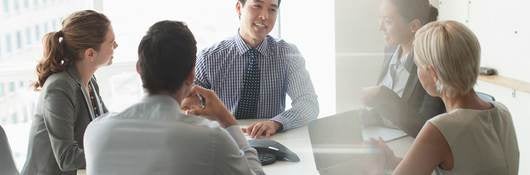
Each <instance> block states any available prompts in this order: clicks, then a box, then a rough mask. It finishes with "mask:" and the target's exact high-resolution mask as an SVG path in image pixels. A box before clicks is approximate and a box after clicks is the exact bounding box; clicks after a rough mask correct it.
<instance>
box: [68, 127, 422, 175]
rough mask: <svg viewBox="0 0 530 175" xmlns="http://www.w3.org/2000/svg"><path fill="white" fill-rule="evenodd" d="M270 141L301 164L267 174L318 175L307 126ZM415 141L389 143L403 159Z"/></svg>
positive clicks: (278, 165) (281, 164)
mask: <svg viewBox="0 0 530 175" xmlns="http://www.w3.org/2000/svg"><path fill="white" fill-rule="evenodd" d="M255 121H258V120H242V121H239V124H240V125H241V126H242V127H244V126H247V125H249V124H250V123H252V122H255ZM270 139H272V140H275V141H278V142H280V143H281V144H283V145H285V146H286V147H287V148H289V149H290V150H291V151H293V152H295V153H296V154H297V155H298V157H299V158H300V162H286V161H277V162H275V163H274V164H271V165H267V166H264V167H263V170H264V171H265V173H266V174H272V175H283V174H285V175H298V174H299V175H318V174H319V172H318V171H317V168H316V165H315V159H314V157H313V150H312V147H311V140H310V138H309V131H308V129H307V126H304V127H300V128H296V129H292V130H289V131H287V132H282V133H278V134H276V135H274V136H272V137H271V138H270ZM413 141H414V139H413V138H412V137H410V136H407V137H403V138H400V139H397V140H393V141H390V142H387V145H388V146H389V147H390V148H391V149H392V150H393V151H394V153H395V154H396V155H397V156H399V157H403V156H404V155H405V153H406V152H407V151H408V149H409V148H410V146H411V145H412V142H413ZM77 174H78V175H85V174H86V173H85V170H78V172H77Z"/></svg>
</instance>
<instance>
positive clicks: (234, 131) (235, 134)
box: [225, 125, 249, 149]
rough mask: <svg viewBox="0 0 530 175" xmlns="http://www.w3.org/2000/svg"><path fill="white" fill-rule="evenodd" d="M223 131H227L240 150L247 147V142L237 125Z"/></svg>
mask: <svg viewBox="0 0 530 175" xmlns="http://www.w3.org/2000/svg"><path fill="white" fill-rule="evenodd" d="M225 130H226V131H228V134H230V136H232V138H233V139H234V141H236V143H237V146H239V148H240V149H242V148H246V147H249V145H248V141H247V139H246V138H245V135H243V132H242V131H241V127H239V125H232V126H230V127H226V128H225Z"/></svg>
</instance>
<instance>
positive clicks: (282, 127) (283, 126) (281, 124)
mask: <svg viewBox="0 0 530 175" xmlns="http://www.w3.org/2000/svg"><path fill="white" fill-rule="evenodd" d="M270 120H272V121H275V122H278V123H279V124H280V128H278V130H277V131H276V132H282V131H284V129H285V124H284V122H283V121H282V118H281V117H280V115H278V116H277V117H274V118H271V119H270Z"/></svg>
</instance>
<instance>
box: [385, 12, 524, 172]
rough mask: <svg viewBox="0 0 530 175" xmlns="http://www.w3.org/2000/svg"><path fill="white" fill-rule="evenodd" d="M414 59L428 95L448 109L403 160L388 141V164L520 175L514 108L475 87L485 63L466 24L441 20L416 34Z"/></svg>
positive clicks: (401, 167)
mask: <svg viewBox="0 0 530 175" xmlns="http://www.w3.org/2000/svg"><path fill="white" fill-rule="evenodd" d="M414 54H415V57H414V58H415V59H414V61H415V62H416V64H417V65H418V70H417V74H418V76H419V80H420V82H421V84H422V86H423V87H424V88H425V90H426V91H427V93H428V94H429V95H432V96H435V97H440V98H442V100H443V102H444V104H445V109H446V110H447V112H446V113H443V114H440V115H438V116H436V117H434V118H432V119H430V120H429V121H427V123H426V124H425V125H424V126H423V128H422V129H421V131H420V133H419V134H418V137H417V138H416V140H415V141H414V143H413V145H412V147H411V148H410V150H409V151H408V153H407V154H406V155H405V157H404V158H403V160H401V159H399V158H397V157H395V156H394V154H393V152H392V150H390V149H389V148H388V147H387V146H386V145H385V143H384V142H382V141H381V140H379V141H376V144H377V145H378V146H379V147H381V148H383V150H385V151H384V153H385V157H386V165H387V168H390V169H391V168H393V167H396V166H397V168H396V169H395V171H394V174H406V175H410V174H431V173H432V172H433V170H435V169H436V170H438V172H440V173H441V174H506V175H516V174H517V173H518V167H519V148H518V146H517V138H516V135H515V129H514V125H513V122H512V118H511V115H510V112H509V111H508V109H506V107H505V106H504V105H502V104H501V103H499V102H493V101H485V100H483V99H481V98H480V97H479V96H478V95H477V93H476V92H475V90H474V89H473V86H474V85H475V83H476V81H477V78H478V74H479V66H480V45H479V42H478V40H477V38H476V36H475V35H474V34H473V32H471V30H469V29H468V28H467V27H465V26H464V25H463V24H461V23H458V22H455V21H442V22H434V23H431V24H427V25H426V26H424V27H423V28H421V29H420V30H419V31H418V32H417V33H416V39H415V41H414Z"/></svg>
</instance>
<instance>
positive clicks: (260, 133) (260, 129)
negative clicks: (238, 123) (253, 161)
mask: <svg viewBox="0 0 530 175" xmlns="http://www.w3.org/2000/svg"><path fill="white" fill-rule="evenodd" d="M280 127H281V123H278V122H276V121H273V120H267V121H259V122H256V123H253V124H251V125H250V126H248V127H247V128H243V132H245V133H247V134H248V135H249V136H250V137H252V138H262V137H266V138H268V137H270V136H272V135H274V134H276V131H278V130H279V129H280Z"/></svg>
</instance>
